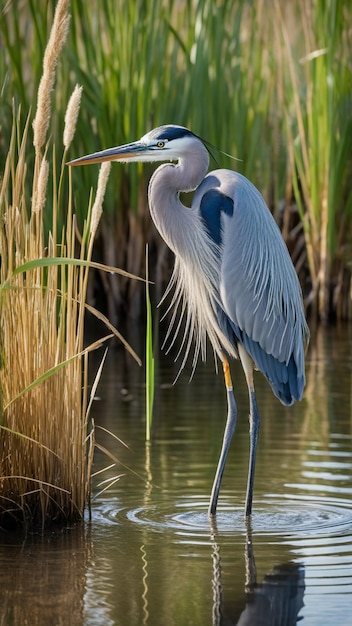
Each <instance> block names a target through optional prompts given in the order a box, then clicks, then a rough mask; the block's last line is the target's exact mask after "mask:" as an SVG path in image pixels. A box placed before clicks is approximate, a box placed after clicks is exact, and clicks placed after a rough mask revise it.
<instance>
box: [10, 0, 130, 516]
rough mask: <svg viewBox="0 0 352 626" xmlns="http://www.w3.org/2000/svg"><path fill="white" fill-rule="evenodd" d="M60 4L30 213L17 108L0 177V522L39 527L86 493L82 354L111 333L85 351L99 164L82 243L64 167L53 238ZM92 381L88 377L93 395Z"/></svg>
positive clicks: (71, 118) (78, 507) (68, 135)
mask: <svg viewBox="0 0 352 626" xmlns="http://www.w3.org/2000/svg"><path fill="white" fill-rule="evenodd" d="M67 10H68V2H67V1H59V3H58V5H57V9H56V13H55V20H54V24H53V27H52V31H51V35H50V39H49V43H48V46H47V50H46V52H45V58H44V72H43V78H42V81H41V83H40V87H39V94H38V110H37V112H36V116H35V121H34V124H33V126H34V146H35V152H36V158H35V164H34V171H33V175H32V176H33V180H32V183H33V184H32V201H31V210H30V211H28V208H27V205H28V201H27V194H26V184H25V183H26V178H27V177H28V176H29V175H30V174H31V172H29V171H28V158H27V155H28V130H29V118H28V120H27V123H26V126H25V129H24V132H23V134H22V135H21V133H20V130H19V129H20V126H21V125H20V123H19V117H20V114H19V113H18V114H16V113H15V110H14V119H13V131H12V138H11V143H10V146H9V150H8V155H7V160H6V164H5V168H4V173H3V178H2V181H1V182H0V217H1V222H0V246H1V259H2V262H1V267H0V278H1V288H0V353H1V368H0V389H1V398H2V407H1V414H0V526H1V525H5V524H6V525H11V524H17V523H18V522H19V521H24V522H25V523H26V524H28V525H29V524H30V525H36V526H37V525H38V524H39V525H41V526H42V527H45V526H46V525H47V524H48V523H51V522H53V521H73V520H76V519H80V518H81V517H82V515H83V512H84V508H85V504H86V501H87V498H88V497H89V493H90V476H91V465H92V459H93V447H94V428H93V425H92V423H91V422H90V421H89V420H90V418H89V409H90V407H91V398H89V394H88V379H87V375H88V374H87V369H88V368H87V365H88V359H87V354H88V352H89V351H91V350H93V349H95V348H97V347H99V346H100V345H101V344H102V343H103V342H104V341H105V340H106V339H107V337H111V336H112V335H111V334H110V335H108V336H107V337H103V338H102V339H101V340H98V341H97V342H95V343H94V344H92V345H90V346H89V347H88V348H84V312H85V308H86V293H87V283H88V272H89V267H90V264H91V263H90V262H91V255H92V247H93V241H94V235H95V232H96V228H97V226H98V223H99V219H100V215H101V211H102V203H103V198H104V193H105V187H106V182H107V177H108V169H107V168H106V167H105V168H103V169H102V171H101V175H100V177H99V182H98V189H97V194H96V202H95V204H94V207H93V209H92V207H90V208H89V209H88V215H87V220H86V223H85V225H84V229H83V233H82V236H81V237H80V243H78V242H77V239H76V236H75V233H76V231H77V227H76V224H75V216H74V215H73V211H72V189H71V187H72V183H71V172H70V171H68V173H66V175H68V176H69V201H68V208H67V221H66V226H65V227H64V229H63V232H62V234H60V239H59V240H57V239H56V232H57V230H58V229H57V224H56V218H57V213H58V206H57V205H58V202H59V199H60V185H61V180H62V178H63V172H64V169H65V167H64V164H65V156H66V151H67V148H68V147H69V145H70V143H71V141H72V138H73V135H74V131H75V126H76V122H77V116H78V109H79V103H80V96H81V88H80V87H76V89H75V90H74V92H73V95H72V97H71V99H70V102H69V106H68V110H67V114H66V126H65V132H64V148H65V150H64V157H63V161H62V165H61V174H60V176H59V177H57V172H56V167H55V159H53V160H52V161H53V164H52V165H50V159H49V157H48V153H49V147H48V146H46V149H45V150H46V152H45V153H44V154H42V149H43V148H44V143H45V138H46V132H47V128H48V121H49V119H50V112H51V111H50V107H51V101H50V92H51V90H52V88H53V85H54V80H55V68H56V65H57V61H58V54H59V52H60V49H61V47H62V45H63V42H64V39H65V36H66V33H67V28H68V23H69V15H68V12H67ZM16 118H17V119H16ZM50 167H52V170H53V171H52V174H53V180H54V181H57V180H58V179H59V181H60V182H59V189H54V191H53V198H52V206H53V224H52V229H51V232H50V233H49V235H45V233H44V213H45V209H46V205H47V204H49V203H47V195H48V177H49V169H50ZM79 247H80V249H79ZM77 248H78V252H79V254H78V258H77V259H75V256H76V254H75V253H76V252H77ZM94 265H96V264H94ZM106 269H108V270H109V271H111V270H113V268H106ZM90 310H92V309H91V308H90ZM92 311H93V313H94V310H92ZM108 326H109V329H110V330H112V331H113V332H114V334H117V335H118V332H117V331H116V330H115V329H113V328H112V327H111V325H109V324H108ZM95 387H96V383H95V384H94V385H93V387H92V393H94V390H95Z"/></svg>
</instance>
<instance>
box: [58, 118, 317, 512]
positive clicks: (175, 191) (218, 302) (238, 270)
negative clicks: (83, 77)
mask: <svg viewBox="0 0 352 626" xmlns="http://www.w3.org/2000/svg"><path fill="white" fill-rule="evenodd" d="M102 161H122V162H131V161H138V162H154V161H171V162H174V163H164V164H163V165H161V166H160V167H158V169H157V170H156V171H155V172H154V174H153V175H152V177H151V180H150V183H149V192H148V196H149V209H150V213H151V216H152V218H153V220H154V223H155V226H156V228H157V229H158V231H159V233H160V234H161V236H162V238H163V239H164V240H165V242H166V243H167V245H168V246H169V248H171V250H172V251H173V252H174V254H175V266H174V271H173V275H172V278H171V282H170V285H172V286H174V287H175V291H174V296H173V299H172V303H173V304H175V305H179V304H180V305H181V311H182V313H181V317H182V315H183V313H185V311H187V312H186V321H185V329H186V332H185V335H184V338H183V341H182V346H183V348H184V350H185V356H184V359H183V362H182V365H184V363H185V360H186V358H187V356H188V353H189V351H190V347H191V343H192V337H194V339H195V356H194V363H195V362H196V360H197V358H198V355H199V352H200V351H201V353H202V356H203V357H204V354H205V342H206V337H208V338H209V340H210V343H211V345H212V347H213V349H214V351H215V353H216V354H217V355H218V356H219V358H220V359H221V361H222V364H223V370H224V377H225V384H226V389H227V402H228V415H227V421H226V427H225V432H224V438H223V443H222V448H221V453H220V458H219V462H218V466H217V470H216V475H215V479H214V484H213V488H212V492H211V499H210V504H209V514H210V515H214V514H215V513H216V507H217V501H218V496H219V490H220V483H221V479H222V475H223V471H224V468H225V463H226V457H227V453H228V450H229V446H230V442H231V438H232V435H233V433H234V430H235V426H236V421H237V406H236V401H235V397H234V394H233V388H232V381H231V376H230V369H229V363H228V359H229V358H230V357H233V358H239V359H240V360H241V363H242V367H243V370H244V373H245V377H246V381H247V386H248V392H249V405H250V416H249V421H250V458H249V470H248V482H247V492H246V505H245V514H246V516H247V517H248V516H249V515H251V512H252V499H253V483H254V469H255V459H256V449H257V440H258V430H259V423H260V417H259V413H258V409H257V403H256V397H255V391H254V383H253V369H258V370H260V371H261V372H262V373H263V374H264V376H265V377H266V379H267V380H268V382H269V384H270V386H271V388H272V391H273V392H274V394H275V396H277V398H279V400H281V402H282V403H283V404H285V405H291V404H293V403H294V402H295V400H300V399H301V398H302V394H303V389H304V384H305V376H304V357H305V347H306V344H307V342H308V338H309V330H308V326H307V323H306V320H305V316H304V310H303V304H302V293H301V288H300V285H299V281H298V278H297V275H296V272H295V269H294V267H293V264H292V261H291V258H290V255H289V253H288V251H287V248H286V245H285V243H284V241H283V239H282V236H281V233H280V230H279V228H278V226H277V224H276V222H275V220H274V219H273V217H272V215H271V213H270V211H269V209H268V208H267V206H266V204H265V202H264V199H263V197H262V196H261V194H260V193H259V191H258V190H257V189H256V188H255V187H254V185H253V184H252V183H251V182H250V181H249V180H248V179H247V178H245V177H244V176H242V175H241V174H238V173H237V172H234V171H231V170H226V169H218V170H215V171H212V172H210V173H208V174H207V171H208V166H209V153H208V148H207V144H206V142H204V141H203V140H202V139H201V138H200V137H198V136H197V135H195V134H194V133H192V132H191V131H190V130H188V129H187V128H184V127H182V126H175V125H167V126H160V127H159V128H155V129H154V130H152V131H150V132H149V133H147V134H146V135H144V136H143V137H142V138H141V139H140V140H139V141H136V142H133V143H129V144H126V145H123V146H118V147H115V148H109V149H107V150H103V151H102V152H96V153H94V154H89V155H87V156H83V157H81V158H79V159H76V160H74V161H71V162H70V163H69V165H84V164H88V163H98V162H102ZM175 162H177V163H175ZM194 190H195V191H194ZM188 191H194V196H193V201H192V206H191V208H188V207H186V206H184V205H183V204H182V202H181V200H180V198H179V194H180V192H188ZM186 305H187V306H186ZM176 308H177V306H176ZM174 324H175V315H174V316H173V318H172V321H171V328H172V327H174ZM179 328H180V324H178V325H177V327H176V329H175V330H176V333H175V334H177V331H178V330H179ZM169 332H170V329H169ZM186 337H187V338H186Z"/></svg>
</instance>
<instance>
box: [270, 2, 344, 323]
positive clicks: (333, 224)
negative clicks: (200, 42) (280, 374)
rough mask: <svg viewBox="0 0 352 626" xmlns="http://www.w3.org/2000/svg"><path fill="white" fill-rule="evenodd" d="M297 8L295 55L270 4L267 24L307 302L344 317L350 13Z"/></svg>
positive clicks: (338, 6)
mask: <svg viewBox="0 0 352 626" xmlns="http://www.w3.org/2000/svg"><path fill="white" fill-rule="evenodd" d="M297 8H298V15H299V16H300V17H301V21H302V27H303V40H302V45H301V48H300V57H299V59H298V58H297V49H296V48H295V46H294V44H293V42H292V40H291V39H290V35H289V25H288V23H287V20H285V16H284V15H283V13H282V11H281V8H280V4H279V2H278V1H276V10H277V20H276V21H275V23H276V24H277V28H278V29H279V34H278V38H279V40H280V41H282V42H283V46H282V49H283V51H284V55H285V58H286V62H287V68H288V72H287V74H286V75H285V78H284V80H283V85H282V91H283V92H284V93H285V94H286V101H284V102H283V105H284V109H285V116H286V124H287V138H288V149H289V152H290V155H291V161H292V163H293V164H294V167H293V168H292V187H293V191H294V198H295V201H296V202H297V206H298V210H299V215H300V218H301V220H302V224H303V228H304V234H305V243H306V250H307V258H308V264H309V270H310V277H311V283H312V288H311V292H310V295H309V297H308V302H309V303H311V304H312V307H313V309H314V310H315V314H314V317H316V316H317V314H318V315H319V317H320V318H321V319H322V320H323V321H324V322H326V321H328V319H329V316H330V314H331V310H332V309H333V310H334V313H335V315H336V314H337V315H338V316H339V317H344V316H345V317H347V315H346V314H345V315H342V309H343V304H342V301H343V288H344V286H343V285H342V283H341V280H343V278H342V276H343V274H344V271H343V269H344V267H345V268H346V269H347V268H348V266H349V265H350V262H349V260H350V258H351V215H352V213H351V210H352V189H351V185H350V176H351V156H350V155H351V141H352V97H351V93H352V62H351V59H352V57H351V39H350V32H351V18H352V12H351V10H350V9H349V8H348V7H347V6H345V5H344V3H342V2H340V3H339V2H334V0H327V2H324V3H322V2H321V3H314V7H313V8H312V7H311V6H310V5H309V4H307V3H305V2H304V1H303V0H300V1H299V2H298V3H297ZM280 49H281V45H280ZM292 113H294V115H293V114H292ZM341 270H342V271H341ZM346 295H347V297H348V293H347V294H346ZM332 303H333V305H332ZM345 313H347V311H346V312H345Z"/></svg>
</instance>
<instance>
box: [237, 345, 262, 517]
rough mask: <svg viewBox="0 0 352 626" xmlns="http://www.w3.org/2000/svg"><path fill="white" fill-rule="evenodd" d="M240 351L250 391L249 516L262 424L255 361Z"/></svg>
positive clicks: (247, 502)
mask: <svg viewBox="0 0 352 626" xmlns="http://www.w3.org/2000/svg"><path fill="white" fill-rule="evenodd" d="M238 352H239V355H240V359H241V363H242V367H243V369H244V373H245V376H246V381H247V386H248V393H249V437H250V449H249V470H248V481H247V494H246V508H245V513H246V517H249V516H250V515H251V513H252V500H253V486H254V472H255V459H256V455H257V443H258V434H259V425H260V415H259V413H258V408H257V401H256V397H255V391H254V382H253V361H252V359H251V357H250V356H249V355H248V354H247V352H246V351H245V350H244V348H242V346H241V345H239V346H238Z"/></svg>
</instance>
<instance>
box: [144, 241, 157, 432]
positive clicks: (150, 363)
mask: <svg viewBox="0 0 352 626" xmlns="http://www.w3.org/2000/svg"><path fill="white" fill-rule="evenodd" d="M145 256H146V261H145V263H146V276H145V279H146V282H145V294H146V312H147V324H146V343H145V355H146V356H145V363H146V366H145V367H146V369H145V383H146V384H145V393H146V430H145V438H146V441H150V437H151V429H152V421H153V404H154V389H155V372H154V366H155V364H154V356H153V317H152V307H151V303H150V296H149V268H148V245H147V246H146V252H145Z"/></svg>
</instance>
